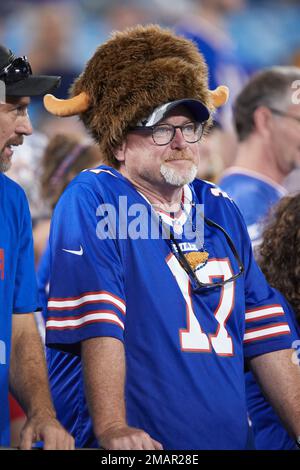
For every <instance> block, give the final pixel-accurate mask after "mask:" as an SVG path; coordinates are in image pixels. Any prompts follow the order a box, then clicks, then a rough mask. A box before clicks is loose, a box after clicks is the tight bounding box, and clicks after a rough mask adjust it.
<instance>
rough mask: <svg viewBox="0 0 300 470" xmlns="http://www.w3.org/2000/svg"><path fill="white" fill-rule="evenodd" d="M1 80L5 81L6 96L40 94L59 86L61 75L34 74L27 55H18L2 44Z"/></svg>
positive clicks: (0, 55) (0, 59)
mask: <svg viewBox="0 0 300 470" xmlns="http://www.w3.org/2000/svg"><path fill="white" fill-rule="evenodd" d="M0 80H1V81H2V82H4V83H5V92H6V96H38V95H45V94H46V93H49V92H51V91H52V90H54V89H55V88H57V87H58V86H59V84H60V80H61V77H56V76H50V75H33V74H32V70H31V66H30V63H29V62H28V60H27V57H26V56H22V57H16V56H15V55H14V54H13V53H12V51H11V50H10V49H7V48H6V47H5V46H2V45H0Z"/></svg>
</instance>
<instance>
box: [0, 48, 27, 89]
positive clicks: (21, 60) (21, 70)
mask: <svg viewBox="0 0 300 470" xmlns="http://www.w3.org/2000/svg"><path fill="white" fill-rule="evenodd" d="M29 75H32V70H31V66H30V63H29V62H28V60H27V57H26V56H25V55H24V56H22V57H15V56H12V58H11V61H10V62H9V64H8V65H6V66H5V67H4V68H2V70H0V80H2V81H4V83H6V84H9V83H15V82H19V81H20V80H24V79H25V78H28V77H29Z"/></svg>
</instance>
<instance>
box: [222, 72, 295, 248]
mask: <svg viewBox="0 0 300 470" xmlns="http://www.w3.org/2000/svg"><path fill="white" fill-rule="evenodd" d="M299 80H300V69H299V68H298V67H292V66H290V67H288V66H287V67H283V66H281V67H280V66H278V67H271V68H268V69H265V70H263V71H261V72H259V73H257V74H255V75H254V76H253V77H252V78H251V79H250V81H249V82H248V84H247V85H246V86H245V87H244V88H243V90H242V91H241V92H240V94H239V95H238V97H237V99H236V101H235V103H234V106H233V115H234V124H235V128H236V132H237V137H238V140H239V143H238V151H237V156H236V159H235V162H234V166H232V167H229V168H228V169H227V170H225V172H224V173H223V175H222V177H221V179H220V181H219V183H218V184H219V186H220V187H221V188H222V189H223V190H225V191H226V192H227V193H228V195H229V196H230V197H232V198H233V200H234V201H235V203H236V204H237V206H238V208H239V209H240V211H241V212H242V215H243V217H244V219H245V222H246V225H247V228H248V232H249V235H250V238H251V241H252V244H253V247H254V246H257V245H258V244H259V243H260V241H261V232H262V229H263V221H264V218H265V217H266V216H267V215H268V212H269V210H270V209H271V207H272V206H273V205H274V204H275V203H277V202H278V201H279V200H280V199H281V198H282V197H283V196H284V195H286V193H287V191H286V190H285V188H284V187H283V186H282V185H283V181H284V179H285V178H286V177H287V176H288V175H289V173H290V172H291V171H292V170H294V169H295V168H296V167H299V165H300V152H299V148H300V100H299V86H298V87H297V86H296V85H297V83H299V82H298V81H299Z"/></svg>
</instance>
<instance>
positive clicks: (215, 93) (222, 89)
mask: <svg viewBox="0 0 300 470" xmlns="http://www.w3.org/2000/svg"><path fill="white" fill-rule="evenodd" d="M210 95H211V97H212V102H213V105H214V107H215V108H219V107H220V106H223V104H225V103H226V102H227V100H228V97H229V89H228V88H227V86H225V85H221V86H218V87H217V88H216V89H215V90H211V91H210Z"/></svg>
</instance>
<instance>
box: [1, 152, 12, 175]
mask: <svg viewBox="0 0 300 470" xmlns="http://www.w3.org/2000/svg"><path fill="white" fill-rule="evenodd" d="M10 167H11V161H4V160H1V155H0V173H6V172H7V171H8V170H9V169H10Z"/></svg>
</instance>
